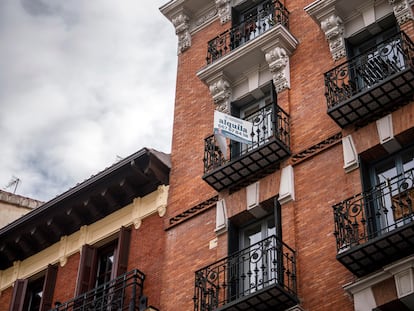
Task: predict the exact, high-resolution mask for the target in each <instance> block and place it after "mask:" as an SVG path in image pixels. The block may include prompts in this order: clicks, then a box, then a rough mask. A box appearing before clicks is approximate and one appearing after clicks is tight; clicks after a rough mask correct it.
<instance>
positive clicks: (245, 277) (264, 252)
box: [240, 215, 279, 295]
mask: <svg viewBox="0 0 414 311" xmlns="http://www.w3.org/2000/svg"><path fill="white" fill-rule="evenodd" d="M276 233H277V230H276V226H275V217H274V216H273V215H272V216H269V217H267V218H264V219H262V220H260V221H258V222H255V223H253V224H251V225H249V226H247V227H245V228H243V229H242V230H241V231H240V246H241V248H242V249H244V250H245V251H242V253H243V255H242V258H243V265H242V271H241V275H240V278H241V283H240V286H241V290H240V291H241V293H242V295H248V294H252V293H254V292H256V291H257V290H260V289H262V288H264V287H266V286H268V285H271V284H274V283H275V282H276V280H277V273H278V262H279V260H278V258H277V257H278V255H277V253H278V252H277V247H278V245H277V243H276V242H277V241H276V238H275V237H276Z"/></svg>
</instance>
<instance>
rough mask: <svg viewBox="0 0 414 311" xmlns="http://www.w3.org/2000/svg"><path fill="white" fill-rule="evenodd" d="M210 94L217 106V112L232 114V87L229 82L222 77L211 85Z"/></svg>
mask: <svg viewBox="0 0 414 311" xmlns="http://www.w3.org/2000/svg"><path fill="white" fill-rule="evenodd" d="M209 89H210V94H211V96H212V97H213V100H214V103H215V104H216V106H217V107H216V110H218V111H221V112H224V113H230V101H231V95H232V91H231V87H230V83H229V82H228V80H227V79H226V78H225V77H223V76H221V77H219V78H218V80H216V81H214V82H213V83H211V84H210V87H209Z"/></svg>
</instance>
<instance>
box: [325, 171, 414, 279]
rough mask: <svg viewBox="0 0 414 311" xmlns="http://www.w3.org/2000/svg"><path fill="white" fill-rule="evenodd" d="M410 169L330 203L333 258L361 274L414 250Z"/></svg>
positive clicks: (412, 175)
mask: <svg viewBox="0 0 414 311" xmlns="http://www.w3.org/2000/svg"><path fill="white" fill-rule="evenodd" d="M413 182H414V170H413V169H411V170H409V171H407V172H405V173H403V174H401V175H398V176H396V177H394V178H392V179H388V180H387V181H386V182H383V183H381V184H380V185H378V186H377V187H375V188H373V189H371V190H370V191H368V192H363V193H360V194H357V195H354V196H353V197H352V198H349V199H347V200H344V201H342V202H340V203H338V204H336V205H334V206H333V210H334V222H335V232H334V234H335V237H336V249H337V251H338V254H337V256H336V258H337V259H338V260H339V261H340V262H341V263H342V264H343V265H344V266H345V267H346V268H348V269H349V270H350V271H351V272H353V273H354V274H355V275H356V276H358V277H360V276H364V275H367V274H368V273H371V272H373V271H375V270H377V269H379V268H381V267H382V266H384V265H387V264H390V263H392V262H393V261H395V260H398V259H401V258H403V257H405V256H407V255H410V254H412V253H413V250H414V212H413V202H414V188H413Z"/></svg>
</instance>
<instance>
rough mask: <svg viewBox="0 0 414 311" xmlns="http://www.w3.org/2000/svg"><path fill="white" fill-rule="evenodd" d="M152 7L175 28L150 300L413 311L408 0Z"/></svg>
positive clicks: (171, 304)
mask: <svg viewBox="0 0 414 311" xmlns="http://www.w3.org/2000/svg"><path fill="white" fill-rule="evenodd" d="M160 10H161V12H162V13H163V14H164V15H165V16H166V17H167V18H168V19H169V20H170V21H171V23H172V24H173V25H174V27H175V30H176V34H177V37H178V68H177V89H176V99H175V115H174V127H173V140H172V151H171V161H172V166H171V167H172V168H171V174H170V188H169V198H168V210H167V215H166V218H165V229H166V237H167V241H166V251H165V256H166V257H165V263H164V264H163V268H164V278H163V284H162V287H161V304H160V306H161V310H163V311H167V310H168V311H181V310H195V311H207V310H216V309H217V310H220V311H228V310H232V311H233V310H312V311H317V310H341V311H342V310H359V311H362V310H364V311H365V310H367V311H368V310H370V311H371V310H414V300H413V299H414V295H413V294H414V278H413V267H414V257H413V253H414V231H413V228H414V222H412V221H413V216H414V215H413V209H412V202H413V199H414V195H413V190H412V189H413V181H414V175H413V169H414V159H413V158H414V157H413V156H414V149H413V147H414V145H413V142H414V140H413V138H414V104H413V103H412V95H413V93H414V70H413V69H414V68H413V66H414V64H413V56H414V45H413V43H412V39H414V28H413V14H412V9H411V1H409V0H389V1H388V0H376V1H373V0H369V1H360V0H317V1H312V0H280V1H278V0H215V1H213V0H209V1H205V0H172V1H169V2H168V3H166V4H165V5H164V6H162V7H161V8H160ZM241 120H244V121H241ZM246 121H248V122H246ZM214 128H217V131H214ZM220 129H221V132H220ZM223 131H227V133H224V134H226V135H223ZM229 135H233V136H231V137H230V136H229ZM246 135H247V139H248V140H249V141H248V142H247V141H245V140H244V141H243V138H244V139H246V137H243V136H246Z"/></svg>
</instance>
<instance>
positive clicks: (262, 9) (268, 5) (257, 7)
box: [231, 0, 275, 48]
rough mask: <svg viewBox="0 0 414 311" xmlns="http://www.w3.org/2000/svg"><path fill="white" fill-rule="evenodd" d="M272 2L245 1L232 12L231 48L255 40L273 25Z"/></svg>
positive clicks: (273, 10)
mask: <svg viewBox="0 0 414 311" xmlns="http://www.w3.org/2000/svg"><path fill="white" fill-rule="evenodd" d="M274 15H275V5H274V1H273V0H266V1H259V2H257V1H245V2H244V3H243V4H241V5H239V6H237V7H234V8H233V10H232V29H233V31H232V38H231V42H232V48H236V47H238V46H240V45H242V44H243V43H245V42H247V41H249V40H251V39H254V38H256V37H257V36H258V35H260V34H262V33H263V32H264V31H266V30H268V29H269V28H271V27H272V26H273V25H274V24H275V20H274Z"/></svg>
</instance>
